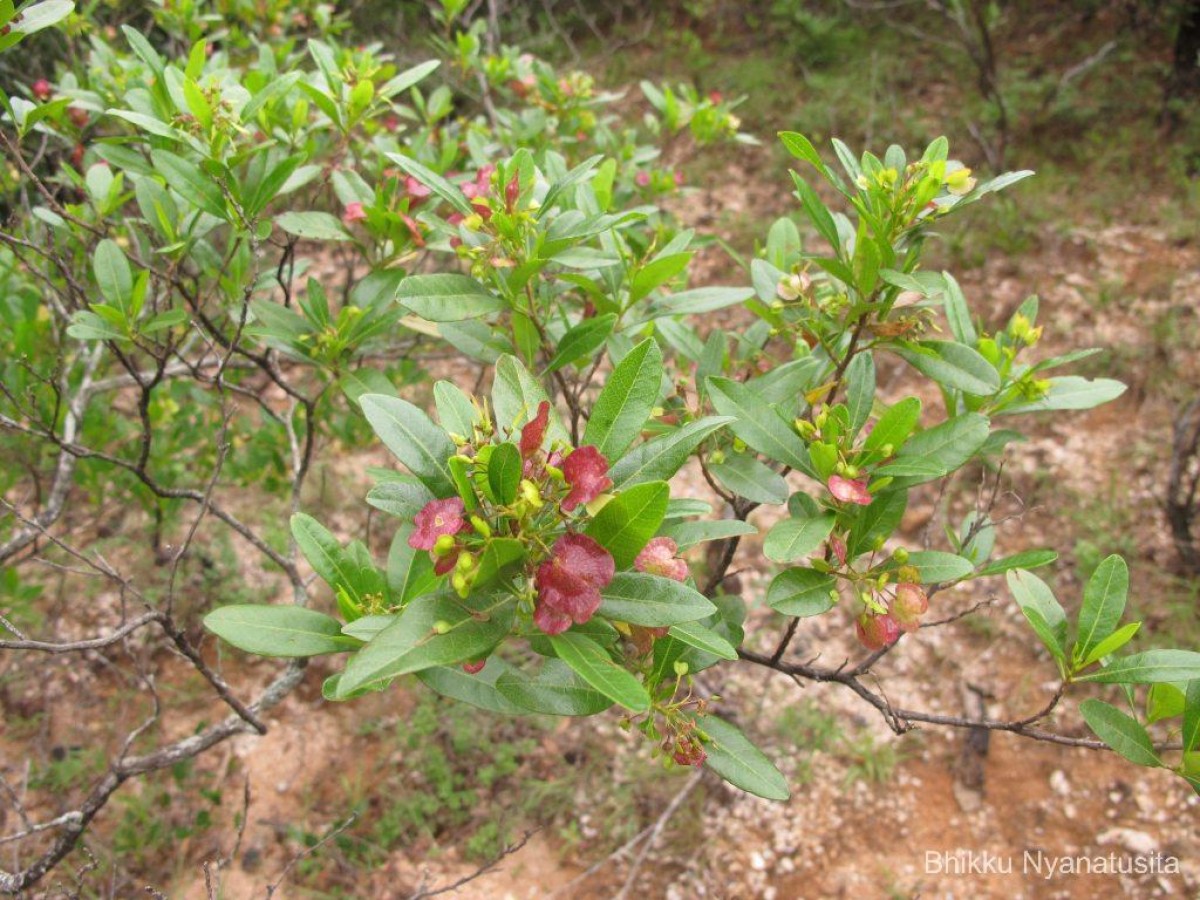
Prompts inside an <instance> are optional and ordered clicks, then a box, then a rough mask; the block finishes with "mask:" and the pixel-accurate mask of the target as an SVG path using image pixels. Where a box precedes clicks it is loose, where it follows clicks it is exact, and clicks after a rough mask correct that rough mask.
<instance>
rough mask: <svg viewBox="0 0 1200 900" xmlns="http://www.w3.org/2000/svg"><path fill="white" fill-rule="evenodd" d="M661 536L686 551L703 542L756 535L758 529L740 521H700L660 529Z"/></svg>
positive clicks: (679, 523)
mask: <svg viewBox="0 0 1200 900" xmlns="http://www.w3.org/2000/svg"><path fill="white" fill-rule="evenodd" d="M662 534H663V536H664V537H669V538H670V539H671V540H673V541H674V542H675V544H676V546H678V547H679V549H680V550H686V549H687V548H688V547H692V546H695V545H696V544H700V543H703V542H704V541H721V540H725V539H726V538H731V537H741V536H743V535H747V534H758V529H757V528H755V527H754V526H753V525H751V524H750V523H749V522H743V521H742V520H741V519H700V520H698V521H691V522H676V523H674V524H672V525H667V526H666V527H664V528H663V529H662Z"/></svg>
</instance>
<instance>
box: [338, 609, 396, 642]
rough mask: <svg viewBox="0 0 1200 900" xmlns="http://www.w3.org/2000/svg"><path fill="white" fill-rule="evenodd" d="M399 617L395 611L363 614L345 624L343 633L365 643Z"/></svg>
mask: <svg viewBox="0 0 1200 900" xmlns="http://www.w3.org/2000/svg"><path fill="white" fill-rule="evenodd" d="M397 618H399V616H398V615H396V614H393V613H388V614H377V615H373V616H363V617H361V618H358V619H355V620H354V621H353V622H347V623H346V624H345V625H343V626H342V634H348V635H350V637H352V638H357V639H358V640H360V641H363V642H364V643H365V642H366V641H369V640H371V639H373V638H374V637H375V636H376V635H377V634H379V632H381V631H383V629H385V628H387V627H388V626H389V625H391V624H392V623H393V622H395V621H396V619H397Z"/></svg>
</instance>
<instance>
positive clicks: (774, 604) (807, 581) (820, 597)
mask: <svg viewBox="0 0 1200 900" xmlns="http://www.w3.org/2000/svg"><path fill="white" fill-rule="evenodd" d="M836 584H837V582H836V581H835V579H834V577H833V576H832V575H826V574H824V573H822V572H818V571H816V570H815V569H805V568H794V569H785V570H784V571H782V572H780V573H779V574H778V575H776V576H775V580H774V581H772V582H771V586H770V587H769V588H767V606H769V607H771V609H773V610H775V611H776V612H779V613H783V615H785V616H796V617H797V618H806V617H808V616H819V615H820V614H821V613H823V612H827V611H828V610H830V609H832V608H833V604H834V595H835V593H836Z"/></svg>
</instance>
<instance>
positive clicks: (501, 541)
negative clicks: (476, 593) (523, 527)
mask: <svg viewBox="0 0 1200 900" xmlns="http://www.w3.org/2000/svg"><path fill="white" fill-rule="evenodd" d="M524 558H525V545H524V544H522V543H521V542H520V541H519V540H517V539H516V538H503V537H494V538H491V539H490V540H488V542H487V546H486V547H484V550H483V554H482V555H481V556H480V557H479V569H478V570H477V571H476V573H475V584H474V587H473V588H472V589H473V590H479V589H480V588H482V587H486V586H487V585H489V584H491V583H492V582H493V581H495V580H496V578H497V577H498V576H499V575H500V573H501V572H503V571H504V570H505V569H507V568H508V567H509V566H511V565H512V564H513V563H515V562H518V561H519V560H522V559H524Z"/></svg>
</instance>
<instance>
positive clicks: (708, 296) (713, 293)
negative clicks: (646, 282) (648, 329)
mask: <svg viewBox="0 0 1200 900" xmlns="http://www.w3.org/2000/svg"><path fill="white" fill-rule="evenodd" d="M753 296H754V288H752V287H744V288H742V287H702V288H693V289H692V290H690V291H679V292H677V293H674V294H668V295H667V296H665V297H662V298H661V299H659V300H658V301H657V302H655V304H654V308H653V309H652V310H651V314H652V315H654V316H681V315H689V316H695V315H700V314H702V313H707V312H713V311H714V310H718V309H724V308H725V307H727V306H733V305H734V304H735V303H743V302H745V301H746V300H749V299H750V298H751V297H753Z"/></svg>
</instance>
